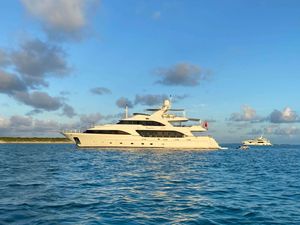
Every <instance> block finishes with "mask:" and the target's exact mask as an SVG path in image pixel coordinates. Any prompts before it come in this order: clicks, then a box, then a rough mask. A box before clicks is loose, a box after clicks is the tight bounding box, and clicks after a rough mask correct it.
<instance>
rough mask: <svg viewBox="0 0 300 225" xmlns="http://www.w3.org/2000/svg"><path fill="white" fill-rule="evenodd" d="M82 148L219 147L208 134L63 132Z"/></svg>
mask: <svg viewBox="0 0 300 225" xmlns="http://www.w3.org/2000/svg"><path fill="white" fill-rule="evenodd" d="M63 135H64V136H66V137H67V138H68V139H70V140H71V141H73V142H74V143H75V144H76V145H77V146H78V147H82V148H167V149H220V148H221V147H220V146H219V144H218V143H217V142H216V141H215V139H214V138H212V137H210V136H197V137H184V138H166V137H163V138H158V137H141V136H130V137H128V135H104V134H86V133H68V132H66V133H63Z"/></svg>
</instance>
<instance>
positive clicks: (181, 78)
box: [155, 63, 210, 86]
mask: <svg viewBox="0 0 300 225" xmlns="http://www.w3.org/2000/svg"><path fill="white" fill-rule="evenodd" d="M155 74H156V75H157V76H159V77H160V79H159V80H157V81H156V83H159V84H163V85H167V86H197V85H199V84H200V82H202V81H205V80H207V79H208V77H209V76H210V73H209V72H207V71H204V70H203V69H201V68H200V67H199V66H197V65H193V64H190V63H178V64H175V65H173V66H171V67H169V68H158V69H156V71H155Z"/></svg>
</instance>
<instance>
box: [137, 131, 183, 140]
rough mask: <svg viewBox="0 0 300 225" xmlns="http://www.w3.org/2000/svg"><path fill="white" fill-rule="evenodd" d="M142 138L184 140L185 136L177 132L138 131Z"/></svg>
mask: <svg viewBox="0 0 300 225" xmlns="http://www.w3.org/2000/svg"><path fill="white" fill-rule="evenodd" d="M136 132H138V133H139V135H141V136H142V137H170V138H182V137H183V136H184V134H182V133H180V132H177V131H158V130H157V131H155V130H137V131H136Z"/></svg>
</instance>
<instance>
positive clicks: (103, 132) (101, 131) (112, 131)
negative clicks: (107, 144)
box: [84, 130, 129, 134]
mask: <svg viewBox="0 0 300 225" xmlns="http://www.w3.org/2000/svg"><path fill="white" fill-rule="evenodd" d="M84 133H88V134H129V133H127V132H124V131H121V130H86V131H84Z"/></svg>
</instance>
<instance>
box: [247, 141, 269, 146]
mask: <svg viewBox="0 0 300 225" xmlns="http://www.w3.org/2000/svg"><path fill="white" fill-rule="evenodd" d="M243 145H249V146H272V144H271V143H269V142H265V143H256V142H248V141H244V142H243Z"/></svg>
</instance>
